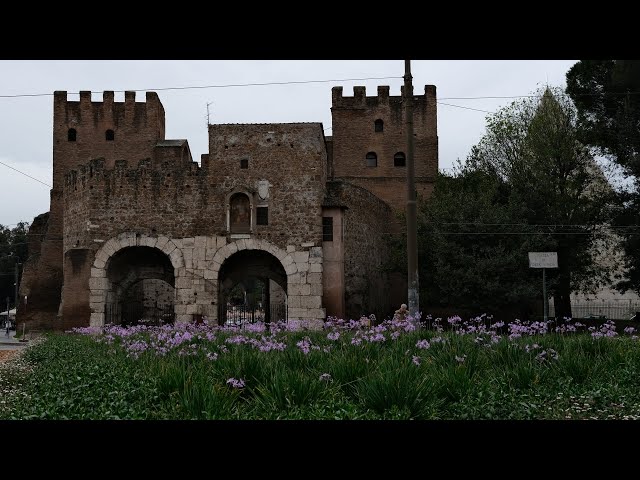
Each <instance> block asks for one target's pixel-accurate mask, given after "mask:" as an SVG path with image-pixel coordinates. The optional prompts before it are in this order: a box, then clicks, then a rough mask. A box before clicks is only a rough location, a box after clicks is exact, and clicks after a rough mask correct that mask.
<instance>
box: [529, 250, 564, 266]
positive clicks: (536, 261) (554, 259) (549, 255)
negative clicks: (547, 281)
mask: <svg viewBox="0 0 640 480" xmlns="http://www.w3.org/2000/svg"><path fill="white" fill-rule="evenodd" d="M529 268H558V252H529Z"/></svg>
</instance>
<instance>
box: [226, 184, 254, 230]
mask: <svg viewBox="0 0 640 480" xmlns="http://www.w3.org/2000/svg"><path fill="white" fill-rule="evenodd" d="M229 209H230V212H229V229H230V230H231V233H249V232H250V231H251V203H250V202H249V197H247V196H246V195H245V194H244V193H235V194H234V195H232V196H231V199H230V200H229Z"/></svg>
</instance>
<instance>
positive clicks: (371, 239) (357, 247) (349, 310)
mask: <svg viewBox="0 0 640 480" xmlns="http://www.w3.org/2000/svg"><path fill="white" fill-rule="evenodd" d="M330 183H331V186H330V188H331V189H332V190H333V191H334V195H335V196H336V197H338V198H339V199H340V200H341V201H342V202H343V203H344V204H345V205H346V206H347V207H348V208H347V209H346V210H344V216H343V219H344V276H345V310H346V316H347V317H348V318H359V317H360V316H361V315H367V316H368V315H370V314H372V313H373V314H375V315H376V316H384V315H387V314H388V313H389V312H390V309H391V305H390V299H389V295H388V278H387V274H386V273H385V272H384V271H383V268H382V267H383V266H384V264H385V263H386V261H387V259H388V255H389V251H388V244H387V241H386V239H385V235H386V234H387V232H388V225H389V224H390V223H391V222H392V219H393V211H392V209H391V208H390V207H389V205H387V204H386V203H385V202H383V201H381V200H380V199H379V198H378V197H376V196H375V195H373V194H372V193H371V192H369V191H367V190H364V189H363V188H360V187H358V186H356V185H351V184H349V183H348V182H344V181H334V182H330Z"/></svg>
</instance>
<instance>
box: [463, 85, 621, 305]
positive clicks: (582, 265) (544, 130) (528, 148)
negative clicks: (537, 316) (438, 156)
mask: <svg viewBox="0 0 640 480" xmlns="http://www.w3.org/2000/svg"><path fill="white" fill-rule="evenodd" d="M539 93H541V95H540V96H534V97H532V98H526V99H522V100H519V101H516V102H513V103H512V104H511V105H510V106H508V107H506V108H503V109H501V110H499V111H498V112H496V113H495V114H492V115H490V116H489V118H488V123H487V133H486V135H485V136H484V137H483V138H482V140H481V141H480V143H479V144H478V145H476V146H475V147H474V148H473V149H472V152H471V154H470V155H469V158H468V159H467V168H469V169H471V170H480V171H483V172H486V173H487V174H493V175H496V176H498V177H499V178H501V179H502V180H503V181H504V182H505V183H506V184H508V185H509V187H510V195H509V203H510V204H511V207H510V208H511V210H510V211H512V212H517V215H518V216H519V218H520V219H521V222H523V223H526V224H529V225H536V226H541V227H537V228H538V229H539V233H540V234H541V235H540V236H547V237H548V239H547V240H548V241H547V242H546V245H547V249H549V250H551V251H557V252H558V267H559V268H558V269H557V270H551V271H550V274H551V275H550V276H551V279H552V280H553V281H554V285H555V286H554V288H553V289H552V293H553V295H554V303H555V307H556V315H557V316H571V303H570V294H571V292H572V291H574V290H593V289H594V288H595V287H597V286H598V285H599V284H601V283H602V282H603V281H605V280H606V279H607V278H608V276H609V274H610V272H609V271H608V270H607V269H606V268H604V267H603V266H602V265H600V264H598V262H597V254H598V247H599V246H601V245H602V242H596V239H597V238H598V235H597V226H598V225H600V224H602V223H603V222H605V220H606V218H607V217H608V216H609V215H610V207H611V205H612V199H613V191H612V189H611V186H610V185H609V183H608V182H607V180H606V178H605V177H604V175H603V174H602V171H601V169H600V168H599V167H598V165H597V163H596V162H595V160H594V158H593V156H592V155H591V154H590V152H589V150H588V148H587V147H585V146H584V145H583V144H582V143H581V142H580V141H579V139H578V130H577V112H576V109H575V107H574V105H573V103H572V102H571V100H570V98H568V97H567V96H566V95H565V94H563V93H562V92H561V91H560V90H558V89H550V88H546V89H545V90H544V91H542V92H539ZM544 234H546V235H544Z"/></svg>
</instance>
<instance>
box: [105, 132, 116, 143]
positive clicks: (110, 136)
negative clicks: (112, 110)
mask: <svg viewBox="0 0 640 480" xmlns="http://www.w3.org/2000/svg"><path fill="white" fill-rule="evenodd" d="M105 138H106V139H107V141H108V142H111V141H113V140H115V138H116V134H115V133H113V130H107V133H105Z"/></svg>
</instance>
